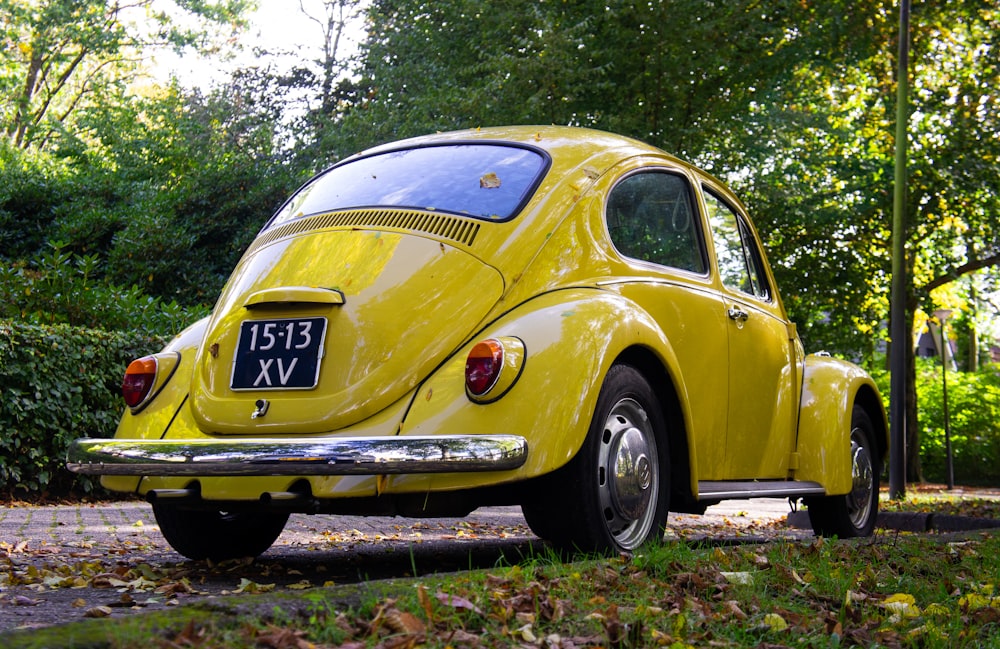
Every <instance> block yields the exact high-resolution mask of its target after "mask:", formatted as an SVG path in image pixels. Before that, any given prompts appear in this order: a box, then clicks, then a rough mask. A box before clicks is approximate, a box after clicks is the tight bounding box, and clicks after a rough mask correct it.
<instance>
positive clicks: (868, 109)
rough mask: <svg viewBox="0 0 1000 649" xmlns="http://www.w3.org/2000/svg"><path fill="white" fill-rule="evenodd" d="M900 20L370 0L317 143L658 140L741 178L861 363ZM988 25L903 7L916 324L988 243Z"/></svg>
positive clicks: (808, 302)
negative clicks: (570, 131)
mask: <svg viewBox="0 0 1000 649" xmlns="http://www.w3.org/2000/svg"><path fill="white" fill-rule="evenodd" d="M895 20H896V13H895V11H894V7H893V5H892V3H890V2H888V1H883V0H872V1H869V2H862V3H860V4H859V3H856V2H851V3H848V2H840V1H834V2H826V3H801V2H781V1H779V2H774V3H768V4H767V5H764V4H762V3H759V2H756V1H754V0H744V1H737V2H727V3H716V2H708V1H699V0H679V1H678V2H671V3H647V2H623V3H614V4H612V5H608V4H607V3H598V2H590V1H587V0H578V1H575V2H526V1H515V2H508V3H488V2H487V3H484V2H473V1H471V0H442V1H441V2H434V3H429V2H427V3H421V2H399V1H395V0H376V1H375V2H373V4H372V7H371V10H370V25H371V31H370V34H369V39H368V41H367V42H366V44H365V47H364V50H363V52H364V58H363V65H362V68H361V76H362V80H361V82H360V84H359V91H358V92H357V93H356V95H355V97H354V103H353V104H352V105H351V106H350V107H349V109H348V110H347V111H346V113H344V114H343V115H340V116H338V122H337V125H338V131H337V135H338V137H335V138H331V139H330V142H331V146H336V147H340V150H347V151H349V150H353V149H355V148H360V146H356V145H367V144H371V143H373V142H377V141H382V140H388V139H394V138H398V137H402V136H408V135H416V134H419V133H423V132H428V131H433V130H437V129H450V128H459V127H474V126H479V125H488V124H495V123H548V122H556V123H563V124H578V125H583V126H595V127H598V128H606V129H608V130H613V131H617V132H621V133H624V134H627V135H634V136H636V137H639V138H641V139H644V140H647V141H650V142H652V143H654V144H658V145H660V146H662V147H664V148H666V149H668V150H670V151H672V152H675V153H679V154H681V155H684V156H686V157H688V158H690V159H693V160H694V161H695V162H698V163H700V164H702V166H706V167H708V168H710V169H711V170H713V171H715V173H716V174H717V175H720V176H723V177H726V178H727V179H729V180H730V182H731V184H733V185H735V186H737V188H738V189H741V190H742V192H741V193H742V194H743V195H744V197H745V198H746V199H747V202H748V203H749V204H750V206H751V208H752V211H753V212H754V213H755V217H756V222H757V224H758V227H759V229H760V230H761V232H762V234H763V236H764V238H765V240H766V243H767V245H768V248H769V249H770V253H771V254H770V256H771V259H772V262H773V263H774V265H775V270H776V273H777V274H778V276H779V284H780V285H781V286H782V289H783V290H782V294H783V296H784V297H785V300H786V303H787V305H788V306H789V310H790V312H791V315H792V317H793V318H794V319H795V320H797V321H798V322H799V323H800V324H801V331H802V334H803V337H804V338H805V340H806V342H807V344H809V346H810V348H811V349H817V348H827V349H829V350H830V351H834V352H837V353H840V354H844V355H847V356H850V357H853V358H855V359H856V360H861V361H864V362H867V363H869V364H870V363H873V362H874V358H875V352H876V350H877V349H878V343H879V341H880V339H884V337H885V334H884V331H885V327H884V322H885V320H886V318H887V315H888V294H889V279H890V278H889V274H890V266H891V264H890V246H889V241H890V224H891V219H890V215H891V190H892V168H893V151H894V146H895V143H894V141H893V133H894V116H895V105H894V98H895V87H894V81H893V80H894V78H895V74H894V66H895V61H894V60H893V59H892V58H891V56H890V55H888V54H887V53H891V52H895V51H897V48H896V47H895V43H894V42H893V41H894V39H895V37H896V22H895ZM997 28H998V25H997V7H996V3H995V2H992V1H989V0H964V1H962V2H954V3H944V4H940V3H939V4H930V5H921V6H920V7H919V8H918V11H917V12H916V14H915V16H914V21H913V34H914V37H913V38H914V48H913V60H914V61H916V62H917V64H916V67H915V69H914V75H913V76H914V85H913V88H914V91H913V96H914V109H913V112H912V114H913V117H912V119H911V123H910V130H911V133H912V134H913V136H912V137H913V142H914V144H913V147H912V150H911V164H910V170H911V182H910V185H909V196H908V209H909V211H910V215H911V216H910V222H911V227H910V229H909V231H908V233H907V242H908V245H907V250H908V256H907V264H908V268H909V269H910V272H911V275H910V276H911V277H912V278H913V280H912V283H911V285H910V287H909V298H908V316H907V317H908V320H909V322H908V325H910V326H909V327H908V328H909V329H910V330H911V331H912V318H913V313H914V312H915V310H916V308H917V306H918V305H920V304H926V303H927V295H928V294H929V291H930V290H931V289H933V288H935V287H936V286H940V285H943V284H945V283H947V282H950V281H953V280H954V279H955V278H957V277H961V276H963V274H965V273H968V272H971V271H974V270H976V269H982V268H987V267H995V266H996V265H997V262H998V257H997V254H998V252H1000V247H998V235H997V233H998V231H1000V226H998V219H1000V210H998V205H997V200H998V197H1000V191H998V190H1000V188H998V187H997V183H998V180H1000V175H998V174H997V173H996V160H997V152H998V146H1000V129H998V125H997V116H998V115H1000V110H997V106H996V93H995V88H996V87H997V86H998V81H1000V79H998V76H997V61H1000V53H998V52H997V51H996V44H995V36H993V35H995V34H996V33H997ZM912 342H913V341H912V340H905V341H896V343H897V344H904V345H907V346H908V347H909V348H910V349H911V350H912V347H913V345H912ZM908 383H909V386H910V389H909V394H908V405H909V418H910V425H909V426H908V428H909V429H910V430H911V431H912V433H913V435H916V431H918V427H917V425H916V405H915V404H916V399H915V394H914V387H913V386H914V385H915V382H914V379H913V376H912V375H911V376H910V377H908ZM908 445H909V446H910V448H911V451H913V450H914V449H918V448H919V440H917V439H915V438H911V439H910V440H908ZM910 459H911V461H912V462H911V478H912V477H917V476H919V470H918V469H919V466H918V463H919V456H918V454H917V453H916V452H915V451H914V452H911V453H910Z"/></svg>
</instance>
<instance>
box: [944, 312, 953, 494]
mask: <svg viewBox="0 0 1000 649" xmlns="http://www.w3.org/2000/svg"><path fill="white" fill-rule="evenodd" d="M947 321H948V318H947V316H946V317H944V318H941V405H942V408H943V410H944V453H945V457H946V458H947V460H948V489H954V488H955V465H954V463H953V462H952V459H951V426H950V425H949V423H948V352H949V351H951V345H950V344H948V334H947V333H945V328H944V323H945V322H947Z"/></svg>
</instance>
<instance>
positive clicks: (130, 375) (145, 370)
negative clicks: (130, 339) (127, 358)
mask: <svg viewBox="0 0 1000 649" xmlns="http://www.w3.org/2000/svg"><path fill="white" fill-rule="evenodd" d="M155 383H156V359H155V358H153V357H152V356H144V357H142V358H137V359H136V360H134V361H132V362H131V363H129V365H128V368H127V369H126V370H125V379H124V380H123V381H122V396H123V397H125V403H126V404H127V405H128V407H129V408H135V407H137V406H138V405H140V404H141V403H142V402H143V401H145V400H146V398H147V397H148V396H149V393H150V391H151V390H152V389H153V385H154V384H155Z"/></svg>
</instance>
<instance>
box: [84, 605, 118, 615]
mask: <svg viewBox="0 0 1000 649" xmlns="http://www.w3.org/2000/svg"><path fill="white" fill-rule="evenodd" d="M111 613H112V609H111V607H110V606H95V607H93V608H88V609H87V610H86V612H85V613H84V614H83V617H98V618H99V617H109V616H110V615H111Z"/></svg>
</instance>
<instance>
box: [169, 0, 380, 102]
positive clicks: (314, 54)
mask: <svg viewBox="0 0 1000 649" xmlns="http://www.w3.org/2000/svg"><path fill="white" fill-rule="evenodd" d="M258 4H259V9H258V10H257V11H256V12H255V13H254V14H252V15H251V16H250V17H249V20H250V26H249V28H248V29H247V30H246V32H244V33H243V34H241V36H240V37H239V46H240V50H241V51H240V52H238V53H237V54H235V55H234V56H233V57H232V58H231V59H230V60H228V61H220V60H218V59H217V58H212V59H204V58H201V57H198V56H195V55H191V54H188V55H186V56H184V57H179V56H177V55H176V54H174V53H173V52H161V53H159V54H157V55H156V56H155V57H154V66H153V70H152V71H153V75H154V77H156V78H157V79H158V80H160V81H163V82H165V81H167V80H169V78H170V76H171V75H175V76H176V77H177V78H178V80H179V81H180V83H181V85H182V86H184V87H187V88H201V89H203V90H207V89H208V88H210V87H211V86H212V85H213V84H214V83H222V82H224V81H225V80H226V79H228V77H229V75H230V73H231V72H232V71H233V70H235V69H237V68H240V67H247V66H250V65H254V64H255V63H258V60H257V58H256V57H255V56H254V54H253V51H254V49H255V47H261V48H264V49H266V50H268V51H270V52H284V55H283V56H279V57H276V58H274V59H271V60H269V61H268V63H269V64H270V65H272V66H273V67H275V68H276V69H277V70H279V71H284V70H287V69H289V68H291V67H292V66H293V65H295V64H296V63H297V62H299V61H303V60H313V59H317V58H319V56H320V52H321V48H322V43H323V32H322V30H321V28H320V26H319V25H318V24H317V23H316V22H315V21H313V20H310V19H309V18H308V17H307V16H306V15H305V14H303V13H302V11H301V10H300V9H299V2H298V0H258ZM302 4H303V5H304V7H305V9H306V10H307V11H308V12H310V13H311V14H312V15H314V16H316V17H322V16H323V15H324V14H323V2H322V0H303V2H302ZM351 31H352V33H350V34H347V35H346V42H345V39H342V40H341V45H340V47H341V49H340V53H341V56H343V55H345V54H347V53H349V52H350V51H351V50H353V49H354V48H355V47H356V46H357V42H358V40H359V38H360V35H361V31H362V30H361V24H360V22H357V24H356V25H355V27H354V29H353V30H351Z"/></svg>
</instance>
